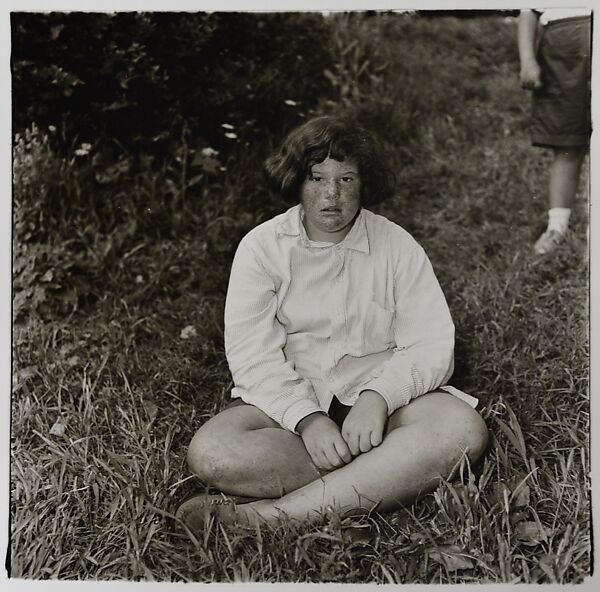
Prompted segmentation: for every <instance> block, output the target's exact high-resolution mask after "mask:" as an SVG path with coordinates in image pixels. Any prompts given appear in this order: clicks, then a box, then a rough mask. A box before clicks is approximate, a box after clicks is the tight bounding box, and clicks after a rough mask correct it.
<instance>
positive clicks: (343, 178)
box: [342, 177, 354, 183]
mask: <svg viewBox="0 0 600 592" xmlns="http://www.w3.org/2000/svg"><path fill="white" fill-rule="evenodd" d="M342 181H344V183H351V182H352V181H354V179H353V178H352V177H342Z"/></svg>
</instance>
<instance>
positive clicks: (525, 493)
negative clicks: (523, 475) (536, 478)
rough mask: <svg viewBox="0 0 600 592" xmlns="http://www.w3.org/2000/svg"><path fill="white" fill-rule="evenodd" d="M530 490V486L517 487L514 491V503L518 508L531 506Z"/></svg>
mask: <svg viewBox="0 0 600 592" xmlns="http://www.w3.org/2000/svg"><path fill="white" fill-rule="evenodd" d="M529 499H530V489H529V485H525V484H524V483H523V484H522V485H517V488H516V489H515V490H514V491H513V497H512V502H513V504H514V505H515V507H517V508H523V507H525V506H528V505H529Z"/></svg>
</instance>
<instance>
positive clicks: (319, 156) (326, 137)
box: [264, 116, 396, 206]
mask: <svg viewBox="0 0 600 592" xmlns="http://www.w3.org/2000/svg"><path fill="white" fill-rule="evenodd" d="M327 157H329V158H332V159H334V160H339V161H342V160H345V159H352V160H354V161H355V162H356V164H357V165H358V170H359V173H360V177H361V188H362V189H361V203H362V205H364V206H369V205H373V204H375V203H378V202H380V201H383V200H384V199H387V198H388V197H391V196H392V194H393V192H394V187H395V183H396V179H395V175H394V173H393V172H392V170H391V169H390V168H389V165H388V164H387V163H386V159H385V158H384V155H383V153H382V150H381V147H380V145H379V142H378V141H377V139H376V138H375V137H374V136H373V134H371V133H370V132H368V131H367V130H365V129H363V128H361V127H360V126H358V125H356V124H354V123H353V122H352V121H351V120H348V119H345V118H342V117H333V116H321V117H315V118H314V119H311V120H309V121H307V122H306V123H304V124H302V125H301V126H300V127H297V128H296V129H294V130H292V131H291V132H290V133H289V134H288V136H287V137H286V138H285V140H284V141H283V143H282V144H281V146H280V147H279V149H278V150H277V151H275V152H274V153H273V154H272V155H271V156H270V157H269V158H267V160H266V161H265V164H264V169H265V174H266V177H267V180H268V182H269V184H270V185H271V187H272V189H273V191H275V192H276V193H278V194H279V195H281V196H282V197H283V199H284V200H285V201H286V202H288V203H298V201H299V200H300V187H301V185H302V183H303V182H304V180H305V179H306V177H307V176H308V174H309V172H310V170H311V167H312V166H313V165H314V164H317V163H319V162H323V161H324V160H325V159H326V158H327Z"/></svg>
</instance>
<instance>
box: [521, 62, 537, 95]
mask: <svg viewBox="0 0 600 592" xmlns="http://www.w3.org/2000/svg"><path fill="white" fill-rule="evenodd" d="M520 77H521V86H522V87H523V88H524V89H525V90H535V89H538V88H541V86H542V69H541V68H540V65H539V64H538V63H537V62H536V61H535V60H531V61H527V62H524V63H523V65H522V66H521V75H520Z"/></svg>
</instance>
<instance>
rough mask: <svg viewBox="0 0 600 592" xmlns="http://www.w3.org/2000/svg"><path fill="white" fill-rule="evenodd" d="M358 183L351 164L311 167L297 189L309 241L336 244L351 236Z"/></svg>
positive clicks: (357, 204) (328, 162) (357, 206)
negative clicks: (349, 234)
mask: <svg viewBox="0 0 600 592" xmlns="http://www.w3.org/2000/svg"><path fill="white" fill-rule="evenodd" d="M360 187H361V179H360V173H359V170H358V165H357V164H356V163H355V162H354V161H353V160H351V159H350V160H343V161H339V160H333V159H331V158H329V157H328V158H326V159H325V160H324V161H323V162H320V163H317V164H314V165H312V167H311V171H310V173H309V174H308V176H307V177H306V179H305V180H304V182H303V183H302V186H301V188H300V203H301V204H302V208H303V210H304V227H305V228H306V234H307V235H308V238H310V239H311V240H315V241H324V242H332V243H339V242H340V241H342V240H343V239H344V237H345V236H346V235H347V234H348V232H350V229H351V228H352V223H353V222H354V218H355V217H356V214H357V213H358V210H359V209H360Z"/></svg>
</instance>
